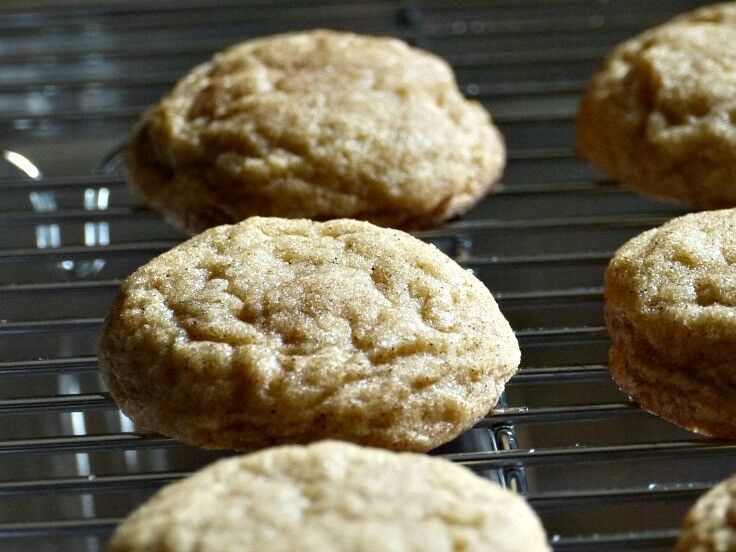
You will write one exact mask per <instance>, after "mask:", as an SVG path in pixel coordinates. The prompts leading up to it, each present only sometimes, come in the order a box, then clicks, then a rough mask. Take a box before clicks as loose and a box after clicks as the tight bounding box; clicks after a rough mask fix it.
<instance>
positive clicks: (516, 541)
mask: <svg viewBox="0 0 736 552" xmlns="http://www.w3.org/2000/svg"><path fill="white" fill-rule="evenodd" d="M108 550H109V552H143V551H149V550H156V551H159V552H192V551H194V550H197V551H198V552H236V551H237V552H241V551H253V552H256V551H263V552H266V551H267V552H280V551H283V552H286V551H291V550H304V551H315V552H341V551H361V550H362V551H369V550H376V551H377V550H381V551H388V552H392V551H394V552H411V551H417V552H420V551H422V552H425V551H434V552H443V551H447V552H452V551H456V550H464V551H466V552H480V551H487V552H491V551H492V552H516V551H518V550H523V551H524V552H546V551H549V550H550V548H549V546H548V545H547V541H546V537H545V532H544V529H543V527H542V525H541V523H540V522H539V519H538V518H537V516H536V515H535V514H534V512H533V511H532V509H531V508H530V507H529V506H528V505H527V503H526V502H525V501H524V499H523V498H522V497H521V496H519V495H517V494H515V493H513V492H511V491H506V490H504V489H502V488H501V487H499V486H498V485H496V484H495V483H491V482H490V481H488V480H486V479H483V478H480V477H478V476H476V475H475V474H473V473H472V472H471V471H469V470H467V469H466V468H463V467H461V466H458V465H455V464H453V463H452V462H448V461H447V460H443V459H440V458H431V457H429V456H425V455H422V454H412V453H401V454H397V453H394V452H388V451H385V450H379V449H372V448H361V447H357V446H355V445H351V444H347V443H339V442H329V441H325V442H321V443H317V444H314V445H310V446H308V447H299V446H288V447H277V448H272V449H268V450H264V451H261V452H258V453H254V454H249V455H246V456H240V457H234V458H229V459H227V460H221V461H219V462H217V463H215V464H212V465H211V466H209V467H207V468H205V469H203V470H201V471H199V472H197V473H196V474H194V475H193V476H191V477H189V478H187V479H185V480H184V481H181V482H178V483H175V484H172V485H169V486H167V487H166V488H164V489H162V490H161V491H159V492H158V493H157V494H156V495H155V496H154V497H153V498H152V499H150V500H149V501H148V502H147V503H146V504H144V505H143V506H142V507H141V508H139V509H138V510H136V511H135V512H134V513H133V514H132V515H131V516H130V517H129V518H128V519H127V520H126V521H124V522H123V523H122V525H120V526H119V527H118V528H117V530H116V531H115V534H114V535H113V537H112V540H111V541H110V546H109V549H108Z"/></svg>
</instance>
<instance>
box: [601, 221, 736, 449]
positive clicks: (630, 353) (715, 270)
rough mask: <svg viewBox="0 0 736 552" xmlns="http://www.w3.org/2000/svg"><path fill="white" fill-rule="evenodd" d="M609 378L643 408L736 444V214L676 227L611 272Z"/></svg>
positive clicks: (629, 249) (649, 238) (622, 255)
mask: <svg viewBox="0 0 736 552" xmlns="http://www.w3.org/2000/svg"><path fill="white" fill-rule="evenodd" d="M605 301H606V322H607V325H608V329H609V332H610V334H611V337H612V339H613V344H612V347H611V352H610V369H611V374H612V376H613V379H614V380H616V383H617V384H618V386H619V387H620V388H621V389H622V390H623V391H624V392H625V393H628V394H629V395H630V396H632V397H633V398H634V399H635V400H636V401H637V402H638V403H639V404H640V405H641V406H642V407H643V408H645V409H647V410H649V411H651V412H653V413H655V414H658V415H660V416H662V417H663V418H666V419H668V420H670V421H672V422H674V423H676V424H678V425H681V426H683V427H685V428H687V429H690V430H692V431H697V432H699V433H703V434H705V435H712V436H715V437H723V438H729V439H736V400H735V399H736V209H727V210H722V211H710V212H705V213H698V214H694V215H686V216H684V217H680V218H676V219H674V220H672V221H670V222H668V223H667V224H665V225H664V226H662V227H660V228H655V229H654V230H649V231H648V232H645V233H643V234H641V235H640V236H637V237H636V238H634V239H633V240H631V241H629V242H628V243H627V244H625V245H624V246H623V247H622V248H621V249H619V250H618V251H617V252H616V255H615V256H614V257H613V259H612V260H611V263H610V265H609V266H608V269H607V270H606V278H605Z"/></svg>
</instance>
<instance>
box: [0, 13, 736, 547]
mask: <svg viewBox="0 0 736 552" xmlns="http://www.w3.org/2000/svg"><path fill="white" fill-rule="evenodd" d="M697 4H698V3H697V2H690V1H685V0H670V1H654V0H638V1H633V0H618V1H605V0H599V1H593V0H533V1H526V2H517V1H513V0H488V1H486V2H481V1H477V0H458V1H455V2H451V1H449V0H424V1H419V0H418V1H416V2H398V1H396V2H392V1H371V0H366V1H364V2H360V3H352V4H347V3H342V2H338V1H337V0H334V1H331V0H323V1H320V2H290V3H288V4H285V3H281V2H274V1H270V0H250V1H248V2H235V1H229V0H209V1H207V2H204V1H201V0H182V1H176V2H175V1H173V0H165V1H161V0H148V1H146V2H135V3H134V2H130V1H127V2H122V1H120V2H111V1H106V2H103V1H100V0H98V1H90V2H86V3H79V2H71V1H69V0H67V1H66V2H59V1H57V2H50V1H44V0H24V1H22V2H21V1H19V0H5V2H4V3H3V4H2V6H0V29H1V31H2V32H1V34H0V36H1V38H0V149H1V150H2V158H3V161H2V162H0V174H1V176H0V229H1V230H0V358H1V359H2V360H0V413H2V416H0V549H2V550H4V551H28V550H41V551H52V550H53V551H56V550H64V551H68V550H81V551H85V552H95V551H99V550H102V549H104V543H105V541H106V539H107V538H108V536H109V534H110V532H111V530H112V529H113V527H114V526H115V524H116V523H117V522H118V521H119V520H120V519H121V518H122V517H124V516H126V515H127V514H128V513H129V512H130V511H131V510H132V509H134V508H135V507H136V506H138V505H139V504H140V503H141V502H143V501H144V500H145V499H146V497H148V496H150V494H151V493H153V492H154V491H155V490H156V489H158V488H159V487H161V486H162V485H164V484H166V483H168V482H170V481H173V480H176V479H179V478H181V477H183V476H185V475H186V474H188V473H190V472H191V471H193V470H195V469H198V468H200V467H202V466H203V465H205V464H207V463H209V462H210V461H212V460H214V459H215V458H218V457H220V456H222V455H224V454H229V453H222V452H220V453H217V452H212V451H204V450H200V449H197V448H193V447H187V446H184V445H182V444H180V443H178V442H175V441H172V440H170V439H167V438H163V437H160V436H156V435H151V434H148V433H145V432H144V431H143V430H140V429H139V430H137V429H136V428H135V427H134V425H133V424H132V423H131V422H130V421H129V420H128V419H127V418H125V417H124V416H122V415H121V414H120V412H119V411H118V410H117V408H116V406H115V404H114V403H113V402H112V401H111V399H110V398H109V396H108V395H107V393H106V392H105V388H104V383H103V382H102V380H101V378H100V375H99V373H98V371H97V364H96V359H95V353H96V348H97V340H98V332H99V329H100V322H101V317H102V316H103V315H104V313H105V312H106V309H107V308H108V306H109V304H110V302H111V299H112V297H113V294H114V293H115V291H116V288H117V286H118V285H119V283H120V280H121V279H122V278H124V277H125V276H126V275H127V274H129V273H130V272H131V271H133V270H134V269H135V268H136V267H138V266H140V265H141V264H143V263H144V262H146V261H147V260H148V259H150V258H151V257H153V256H154V255H156V254H158V253H160V252H162V251H164V250H166V249H167V248H169V247H171V246H173V245H174V244H176V243H177V242H179V241H180V240H182V239H183V236H182V235H181V234H180V233H179V232H178V231H176V230H175V229H173V228H171V227H170V226H168V225H167V224H166V223H164V222H163V221H162V220H161V218H160V217H159V216H157V215H156V214H153V213H151V212H150V211H148V210H146V209H145V208H143V207H141V206H140V205H139V204H138V203H137V202H136V201H135V199H134V198H133V197H132V196H131V195H130V193H129V192H128V191H127V189H126V187H125V184H124V181H123V178H122V176H121V173H120V171H119V166H118V164H117V163H116V159H117V158H116V157H115V155H114V154H113V155H111V154H110V153H111V152H115V151H116V148H117V147H118V145H119V144H120V142H121V140H123V139H124V137H125V135H126V134H127V133H128V132H129V130H130V128H131V125H132V123H133V121H134V120H135V118H136V116H137V115H138V114H139V113H140V112H141V110H142V109H144V108H145V106H147V105H148V104H150V103H152V102H154V101H156V100H157V98H159V97H160V96H161V95H162V94H163V93H164V92H165V91H166V90H167V89H168V88H169V87H170V86H171V85H172V83H173V82H174V81H175V80H176V79H177V78H178V77H179V76H181V75H182V74H183V72H185V71H186V70H187V69H188V68H190V67H192V66H193V65H195V64H196V63H198V62H201V61H203V60H205V59H207V58H208V57H209V56H210V55H211V53H212V52H213V51H216V50H218V49H220V48H222V47H224V46H226V45H228V44H231V43H234V42H237V41H240V40H243V39H246V38H249V37H253V36H257V35H263V34H271V33H275V32H279V31H286V30H295V29H299V28H310V27H316V26H319V27H329V28H335V29H349V30H354V31H358V32H363V33H373V34H389V35H395V36H398V37H401V38H403V39H405V40H407V41H409V42H410V43H413V44H416V45H418V46H421V47H423V48H427V49H429V50H432V51H434V52H437V53H438V54H440V55H441V56H443V57H445V58H446V59H448V60H449V61H450V62H451V63H452V65H453V66H454V68H455V71H456V72H457V76H458V79H459V81H460V83H461V86H462V89H463V91H464V92H465V93H466V95H468V96H472V97H475V98H477V99H478V100H480V101H482V102H483V103H484V104H485V105H486V106H487V107H488V109H489V110H490V111H491V113H492V114H493V116H494V119H495V121H496V122H497V123H498V125H499V126H500V127H501V129H502V131H503V133H504V135H505V137H506V141H507V146H508V150H509V159H510V161H509V165H508V168H507V170H506V173H505V175H504V177H503V182H502V184H501V186H500V187H499V190H498V193H496V194H495V195H492V196H491V197H489V198H487V199H486V200H485V201H484V202H483V203H481V204H480V205H478V206H477V207H476V208H475V209H473V210H472V211H471V212H470V213H468V214H467V215H466V216H465V217H463V218H462V219H461V220H458V221H454V222H451V223H450V224H447V225H446V226H444V227H442V228H439V229H436V230H431V231H426V232H421V233H419V234H418V235H419V236H420V237H421V238H423V239H425V240H427V241H429V242H432V243H434V244H436V245H437V246H438V247H440V248H441V249H442V250H443V251H445V252H447V253H449V254H450V255H452V256H453V257H454V258H456V259H457V260H458V261H459V262H461V263H462V264H463V265H464V266H466V267H468V268H469V269H472V270H473V271H474V273H475V274H476V275H477V276H478V277H479V278H480V279H482V280H483V282H484V283H485V284H486V285H487V286H488V287H489V288H490V289H491V290H492V291H493V292H494V294H495V295H496V297H497V298H498V300H499V303H500V305H501V308H502V310H503V312H504V313H505V314H506V316H507V317H508V319H509V320H510V322H511V323H512V325H513V327H514V328H515V329H516V332H517V335H518V338H519V341H520V343H521V349H522V356H523V358H522V367H521V370H520V372H519V373H518V375H516V376H515V377H514V378H513V379H512V380H511V381H510V383H509V384H508V387H507V392H506V394H505V396H504V398H503V400H502V402H501V403H500V404H499V406H498V407H497V408H496V409H495V410H494V411H493V413H491V414H490V415H489V416H488V417H487V418H485V419H484V420H482V421H481V422H480V423H479V424H477V425H476V426H475V427H474V428H473V429H471V430H470V431H468V432H466V433H465V434H464V435H462V436H461V437H460V438H458V439H457V440H456V441H454V442H452V443H450V444H448V445H445V446H443V447H441V448H440V449H439V450H437V451H436V452H435V453H436V454H441V455H443V456H445V457H447V458H450V459H452V460H453V461H455V462H458V463H460V464H463V465H465V466H468V467H469V468H471V469H473V470H475V471H476V472H477V473H479V474H481V475H484V476H486V477H489V478H491V479H493V480H496V481H498V482H500V483H501V484H503V485H507V486H509V487H512V488H514V489H516V490H518V491H519V492H522V493H524V494H525V495H526V496H527V497H528V499H529V501H530V503H531V505H532V506H533V507H534V508H535V510H536V511H537V512H538V513H539V515H540V517H541V519H542V521H543V523H544V525H545V527H546V529H547V531H548V533H549V535H550V540H551V542H552V544H553V546H554V548H555V550H559V551H573V550H666V549H668V548H669V547H670V546H671V545H672V543H673V542H674V539H675V538H676V536H677V532H678V527H679V525H680V523H681V520H682V517H683V515H684V513H685V511H686V510H687V508H688V507H689V506H690V505H691V504H692V503H693V502H694V501H695V499H696V498H697V496H698V495H699V494H700V493H702V492H703V491H704V490H705V489H707V488H708V487H710V486H711V485H712V484H714V483H715V482H716V481H718V480H721V479H723V478H725V477H726V476H728V475H729V474H730V473H731V472H733V471H736V445H734V444H729V443H724V442H716V441H713V440H708V439H703V438H699V437H698V436H696V435H694V434H691V433H688V432H686V431H684V430H681V429H678V428H677V427H675V426H673V425H671V424H669V423H667V422H665V421H662V420H660V419H658V418H656V417H654V416H652V415H649V414H647V413H645V412H642V411H641V410H639V409H638V408H637V407H636V406H635V405H633V404H631V403H630V402H629V401H628V400H627V397H625V396H624V395H623V394H621V393H620V392H619V391H618V390H617V389H616V387H615V385H614V384H613V383H612V382H611V380H610V378H609V376H608V373H607V369H606V360H607V348H608V345H609V343H608V337H607V334H606V332H605V330H604V328H603V327H602V326H603V320H602V295H601V285H602V275H603V269H604V267H605V265H606V263H607V261H608V259H609V257H610V256H611V254H612V252H613V251H614V249H615V248H616V247H617V246H619V245H620V244H622V243H623V242H624V241H625V240H627V239H628V238H630V237H632V236H634V235H636V234H638V233H639V232H641V231H643V230H645V229H647V228H650V227H652V226H655V225H658V224H660V223H662V222H663V221H665V220H667V219H668V218H671V217H672V216H675V215H678V214H680V213H681V212H683V211H682V209H681V208H680V207H677V206H674V205H671V204H665V203H660V202H656V201H652V200H647V199H644V198H641V197H638V196H635V195H633V194H631V193H630V192H628V191H625V190H623V189H622V188H620V187H618V186H617V185H615V184H614V183H611V182H606V181H604V180H603V179H602V178H601V177H600V175H599V174H597V173H596V172H595V171H594V170H593V169H592V168H591V167H590V166H588V165H586V164H585V163H584V162H582V161H581V160H579V159H578V158H577V157H576V155H575V152H574V146H573V120H574V117H575V112H576V109H577V101H578V96H579V93H580V91H581V89H582V88H583V86H584V85H585V83H586V81H587V79H588V77H589V75H590V74H591V72H592V71H593V70H594V68H595V66H596V64H597V62H598V60H599V59H600V58H601V57H602V56H603V55H604V53H605V52H606V51H607V50H609V48H610V47H612V46H613V45H614V44H615V43H617V42H619V41H621V40H623V39H625V38H627V37H630V36H632V35H634V34H636V33H638V32H640V31H641V30H643V29H644V28H647V27H649V26H652V25H654V24H656V23H659V22H661V21H663V20H665V19H667V18H669V17H670V16H672V15H674V14H675V13H678V12H682V11H686V10H689V9H692V8H695V7H696V6H697Z"/></svg>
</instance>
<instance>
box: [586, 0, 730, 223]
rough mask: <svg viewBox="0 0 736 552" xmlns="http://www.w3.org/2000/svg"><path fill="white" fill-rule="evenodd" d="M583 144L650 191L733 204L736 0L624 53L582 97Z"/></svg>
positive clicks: (627, 45)
mask: <svg viewBox="0 0 736 552" xmlns="http://www.w3.org/2000/svg"><path fill="white" fill-rule="evenodd" d="M577 141H578V149H579V152H580V154H581V155H582V156H583V157H584V158H586V159H587V160H588V161H590V162H591V163H592V164H593V165H595V166H596V167H598V168H599V169H600V170H601V171H603V172H604V173H605V174H607V175H609V176H611V177H613V178H615V179H617V180H619V181H620V182H622V183H623V184H624V185H626V186H629V187H631V188H633V189H634V190H637V191H639V192H641V193H643V194H647V195H650V196H654V197H659V198H670V199H674V200H677V201H681V202H685V203H688V204H691V205H693V206H695V207H698V208H701V209H716V208H724V207H733V206H736V3H728V4H720V5H715V6H711V7H707V8H702V9H699V10H696V11H694V12H692V13H689V14H686V15H683V16H680V17H678V18H676V19H673V20H672V21H670V22H668V23H665V24H664V25H662V26H660V27H656V28H654V29H652V30H649V31H647V32H645V33H643V34H642V35H640V36H638V37H636V38H634V39H632V40H629V41H627V42H624V43H623V44H621V45H620V46H618V47H617V48H616V49H615V50H614V51H613V53H612V54H611V55H610V56H609V57H608V59H607V60H606V61H605V62H604V63H603V65H602V66H601V68H600V69H599V70H598V72H597V73H596V74H595V76H594V77H593V79H592V81H591V83H590V85H589V86H588V89H587V91H586V92H585V94H584V96H583V99H582V102H581V105H580V113H579V117H578V122H577Z"/></svg>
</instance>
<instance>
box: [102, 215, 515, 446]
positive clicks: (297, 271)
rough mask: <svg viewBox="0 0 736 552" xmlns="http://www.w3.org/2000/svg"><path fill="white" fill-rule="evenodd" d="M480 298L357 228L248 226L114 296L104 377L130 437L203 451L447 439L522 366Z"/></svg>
mask: <svg viewBox="0 0 736 552" xmlns="http://www.w3.org/2000/svg"><path fill="white" fill-rule="evenodd" d="M519 356H520V353H519V347H518V343H517V341H516V338H515V336H514V334H513V332H512V330H511V328H510V326H509V324H508V322H507V321H506V319H505V318H504V317H503V315H502V314H501V313H500V312H499V310H498V307H497V305H496V303H495V301H494V300H493V297H492V296H491V294H490V292H489V291H488V290H487V289H486V288H485V286H483V284H482V283H481V282H480V281H478V280H477V279H476V278H475V277H474V276H472V275H471V274H470V273H469V272H467V271H465V270H464V269H462V268H461V267H460V266H458V265H457V264H456V263H455V262H454V261H452V260H451V259H449V258H448V257H447V256H445V255H444V254H443V253H441V252H440V251H438V250H437V249H436V248H435V247H434V246H431V245H428V244H425V243H423V242H421V241H419V240H417V239H416V238H413V237H411V236H409V235H408V234H405V233H403V232H400V231H398V230H389V229H385V228H379V227H377V226H373V225H372V224H370V223H367V222H359V221H354V220H335V221H329V222H325V223H317V222H313V221H309V220H294V219H277V218H251V219H248V220H246V221H244V222H242V223H240V224H237V225H233V226H220V227H217V228H213V229H210V230H208V231H206V232H204V233H202V234H200V235H198V236H195V237H194V238H192V239H191V240H189V241H187V242H185V243H183V244H182V245H179V246H178V247H175V248H174V249H172V250H171V251H169V252H167V253H164V254H163V255H161V256H159V257H157V258H155V259H154V260H152V261H150V262H149V263H148V264H146V265H145V266H143V267H142V268H140V269H138V270H137V271H136V272H135V273H133V274H132V275H131V276H130V277H129V278H128V279H127V280H126V281H125V282H124V283H123V285H122V287H121V290H120V292H119V294H118V296H117V298H116V299H115V301H114V304H113V306H112V309H111V311H110V313H109V314H108V316H107V319H106V321H105V325H104V329H103V337H102V344H101V351H100V366H101V368H102V371H103V373H104V375H105V378H106V380H107V383H108V387H109V389H110V393H111V394H112V396H113V398H114V399H115V400H116V401H117V402H118V404H119V405H120V407H121V408H122V410H123V411H124V412H125V413H126V414H128V416H130V417H131V418H132V419H133V420H134V421H135V422H136V423H138V424H141V425H142V426H145V427H147V428H150V429H152V430H156V431H158V432H160V433H163V434H165V435H170V436H172V437H176V438H177V439H180V440H182V441H186V442H188V443H193V444H197V445H201V446H204V447H227V448H236V449H253V448H257V447H264V446H268V445H272V444H281V443H306V442H310V441H316V440H319V439H323V438H328V437H332V438H338V439H341V440H347V441H354V442H357V443H363V444H370V445H378V446H382V447H386V448H391V449H399V450H419V451H422V450H428V449H431V448H433V447H435V446H437V445H439V444H441V443H444V442H446V441H449V440H451V439H453V438H454V437H455V436H457V435H458V434H460V433H461V432H462V431H463V430H465V429H467V428H468V427H470V426H472V425H473V424H474V423H475V422H476V421H477V420H478V419H480V418H481V417H483V416H484V415H485V414H486V413H487V412H488V411H489V410H490V409H491V408H492V407H493V405H494V404H495V403H496V401H497V399H498V398H499V396H500V394H501V392H502V391H503V387H504V384H505V382H506V381H507V380H508V379H509V378H510V377H511V375H512V374H513V373H514V372H515V370H516V368H517V366H518V364H519Z"/></svg>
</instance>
